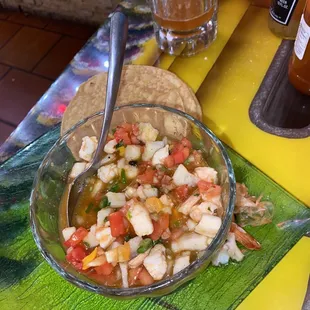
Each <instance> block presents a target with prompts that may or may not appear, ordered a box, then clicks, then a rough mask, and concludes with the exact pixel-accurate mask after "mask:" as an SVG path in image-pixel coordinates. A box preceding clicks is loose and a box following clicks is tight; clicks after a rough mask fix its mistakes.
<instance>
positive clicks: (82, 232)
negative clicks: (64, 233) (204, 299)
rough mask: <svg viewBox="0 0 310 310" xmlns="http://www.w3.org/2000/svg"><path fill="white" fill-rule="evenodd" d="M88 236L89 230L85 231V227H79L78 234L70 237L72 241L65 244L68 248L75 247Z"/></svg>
mask: <svg viewBox="0 0 310 310" xmlns="http://www.w3.org/2000/svg"><path fill="white" fill-rule="evenodd" d="M87 234H88V231H87V229H85V228H84V227H79V228H78V229H77V230H76V232H75V233H74V234H73V235H72V236H71V237H70V239H69V240H67V241H65V242H64V245H65V246H66V247H70V246H72V247H75V246H76V245H78V244H79V243H80V242H81V241H82V240H83V239H84V238H85V237H86V235H87Z"/></svg>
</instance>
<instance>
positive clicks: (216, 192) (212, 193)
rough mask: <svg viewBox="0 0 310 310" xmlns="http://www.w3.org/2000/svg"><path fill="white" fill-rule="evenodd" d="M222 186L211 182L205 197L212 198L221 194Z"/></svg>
mask: <svg viewBox="0 0 310 310" xmlns="http://www.w3.org/2000/svg"><path fill="white" fill-rule="evenodd" d="M221 191H222V188H221V186H219V185H215V184H213V186H212V187H211V188H210V189H209V190H208V191H207V193H206V196H207V199H212V198H214V197H216V196H219V195H220V194H221Z"/></svg>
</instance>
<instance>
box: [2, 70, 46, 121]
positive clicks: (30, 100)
mask: <svg viewBox="0 0 310 310" xmlns="http://www.w3.org/2000/svg"><path fill="white" fill-rule="evenodd" d="M50 84H51V81H49V80H47V79H44V78H40V77H37V76H35V75H33V74H30V73H26V72H23V71H20V70H17V69H12V70H11V71H10V72H9V73H8V74H7V75H6V76H5V77H4V78H3V79H2V80H1V81H0V107H1V119H3V120H7V121H8V122H10V123H12V124H15V125H17V124H19V123H20V122H21V120H22V119H23V118H24V117H25V116H26V115H27V113H28V111H29V110H30V109H31V108H32V106H34V105H35V103H36V102H37V101H38V100H39V99H40V97H41V96H42V95H43V94H44V92H45V91H46V90H47V89H48V88H49V86H50Z"/></svg>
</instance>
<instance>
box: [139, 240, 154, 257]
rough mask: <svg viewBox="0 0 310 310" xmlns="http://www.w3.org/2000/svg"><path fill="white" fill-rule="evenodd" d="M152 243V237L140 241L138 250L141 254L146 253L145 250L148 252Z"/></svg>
mask: <svg viewBox="0 0 310 310" xmlns="http://www.w3.org/2000/svg"><path fill="white" fill-rule="evenodd" d="M152 245H153V241H152V239H150V238H146V239H143V240H142V241H141V242H140V244H139V247H138V250H137V252H138V253H139V254H141V253H144V252H146V251H147V250H148V249H149V248H151V247H152Z"/></svg>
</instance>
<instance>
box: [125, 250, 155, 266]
mask: <svg viewBox="0 0 310 310" xmlns="http://www.w3.org/2000/svg"><path fill="white" fill-rule="evenodd" d="M150 252H151V249H148V250H147V251H146V252H144V253H141V254H139V255H138V256H136V257H135V258H133V259H132V260H130V261H129V262H128V266H129V268H137V267H139V266H141V265H142V264H143V262H144V260H145V258H146V257H147V256H148V255H149V254H150Z"/></svg>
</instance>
